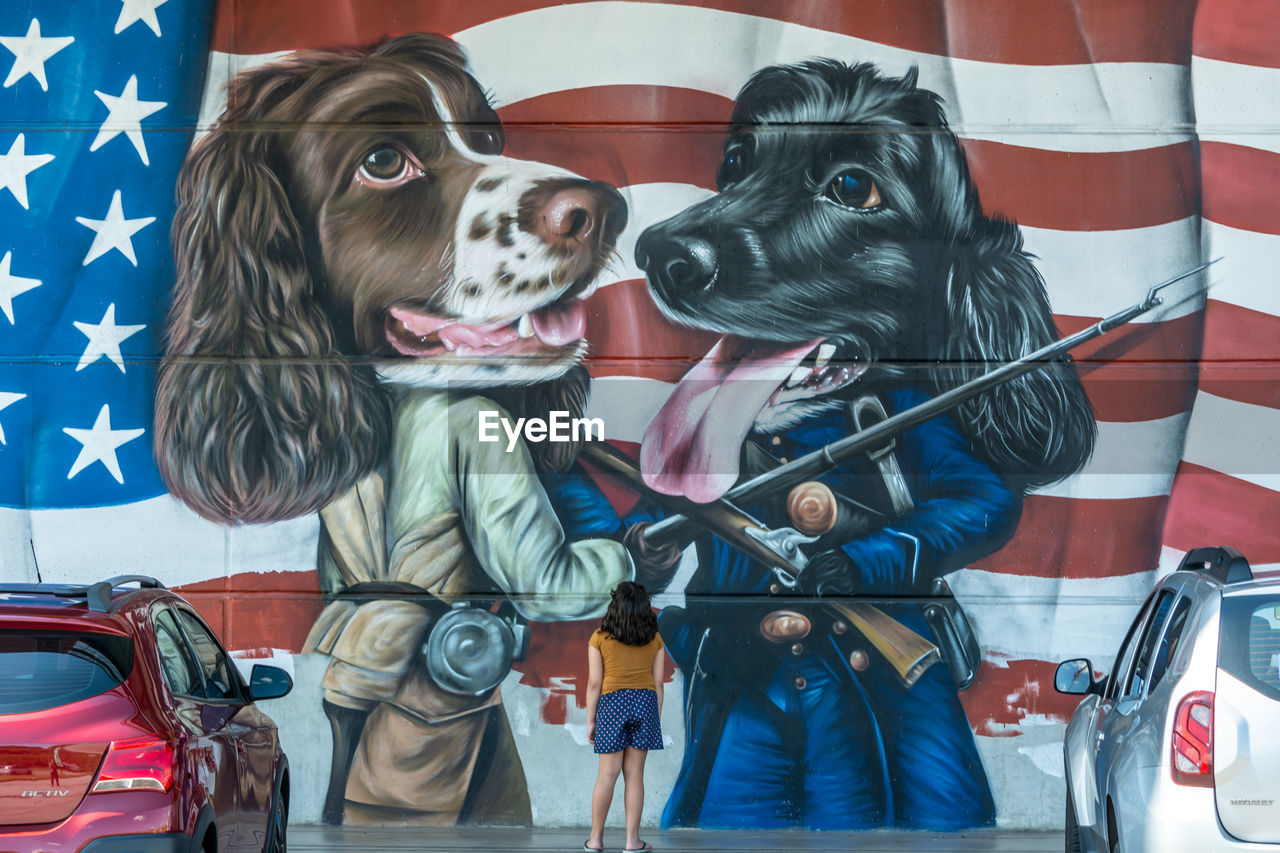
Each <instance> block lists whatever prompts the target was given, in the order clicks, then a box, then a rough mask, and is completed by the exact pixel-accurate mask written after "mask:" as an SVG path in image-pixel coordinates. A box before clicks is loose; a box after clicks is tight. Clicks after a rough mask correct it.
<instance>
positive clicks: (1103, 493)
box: [1035, 413, 1188, 500]
mask: <svg viewBox="0 0 1280 853" xmlns="http://www.w3.org/2000/svg"><path fill="white" fill-rule="evenodd" d="M1187 419H1188V415H1187V414H1185V413H1184V414H1178V415H1173V416H1172V417H1167V418H1159V419H1158V420H1151V421H1136V422H1134V423H1123V422H1119V421H1103V422H1101V423H1099V424H1098V444H1097V446H1096V447H1095V448H1094V451H1093V457H1092V458H1091V459H1090V460H1089V463H1088V464H1087V465H1085V467H1084V470H1082V471H1080V473H1078V474H1074V475H1073V476H1071V477H1068V478H1067V479H1065V480H1063V481H1062V482H1060V483H1054V484H1052V485H1049V486H1045V487H1044V488H1042V489H1037V490H1036V492H1035V493H1036V494H1039V495H1049V496H1052V497H1059V498H1084V499H1088V500H1093V499H1117V500H1118V499H1124V498H1146V497H1155V496H1159V495H1167V494H1169V492H1170V491H1171V490H1172V488H1173V475H1174V472H1175V471H1176V470H1177V467H1178V459H1179V457H1180V455H1181V453H1180V451H1181V450H1182V439H1183V434H1184V433H1185V432H1186V429H1187Z"/></svg>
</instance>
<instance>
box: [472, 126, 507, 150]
mask: <svg viewBox="0 0 1280 853" xmlns="http://www.w3.org/2000/svg"><path fill="white" fill-rule="evenodd" d="M468 142H470V143H471V149H472V150H473V151H475V152H476V153H477V154H501V153H502V147H503V139H502V133H501V132H500V131H497V130H477V131H473V132H472V133H471V134H470V139H468Z"/></svg>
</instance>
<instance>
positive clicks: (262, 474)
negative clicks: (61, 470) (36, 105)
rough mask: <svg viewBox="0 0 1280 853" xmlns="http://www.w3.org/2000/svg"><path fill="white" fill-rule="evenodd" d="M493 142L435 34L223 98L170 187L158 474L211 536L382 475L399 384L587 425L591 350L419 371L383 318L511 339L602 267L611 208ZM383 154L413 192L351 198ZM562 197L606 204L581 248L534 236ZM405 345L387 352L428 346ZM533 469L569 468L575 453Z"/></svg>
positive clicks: (492, 117) (393, 190)
mask: <svg viewBox="0 0 1280 853" xmlns="http://www.w3.org/2000/svg"><path fill="white" fill-rule="evenodd" d="M503 144H504V138H503V134H502V128H501V125H500V123H499V121H498V117H497V115H496V114H495V113H494V111H493V110H492V109H491V107H490V106H489V104H488V102H487V100H486V96H485V94H484V92H483V91H482V89H481V88H480V86H479V85H478V84H477V82H476V81H475V80H474V79H473V78H472V77H471V75H470V74H469V73H468V72H467V70H466V64H465V58H464V56H463V54H462V52H461V50H460V49H459V48H458V47H457V45H456V44H454V43H453V42H452V41H450V40H449V39H447V38H444V37H442V36H433V35H425V34H413V35H407V36H400V37H397V38H393V39H389V40H387V41H385V42H383V43H381V44H379V45H375V46H373V47H370V48H367V49H351V50H314V51H300V52H298V53H296V54H293V55H291V56H290V57H288V58H287V59H285V60H283V61H281V62H277V63H272V64H269V65H265V66H262V67H259V68H255V69H252V70H250V71H246V72H244V73H242V74H240V75H239V76H238V77H236V78H235V79H234V80H233V81H232V84H231V86H230V89H229V93H228V101H227V106H226V109H225V111H224V112H223V114H222V115H221V117H220V118H219V120H218V122H217V124H216V125H215V126H214V127H213V128H212V130H211V132H210V133H209V134H208V135H207V136H206V137H204V138H202V139H200V140H198V141H197V142H196V143H195V145H194V146H193V148H192V150H191V152H190V154H189V155H188V158H187V161H186V163H185V165H184V167H183V170H182V173H181V175H180V177H179V181H178V201H179V206H178V210H177V214H176V216H175V218H174V222H173V244H174V251H175V256H176V265H177V271H178V280H177V284H176V287H175V289H174V294H173V302H172V306H171V308H170V311H169V317H168V325H167V341H166V349H165V356H164V359H163V361H162V363H161V365H160V369H159V376H158V381H157V390H156V414H155V453H156V460H157V463H158V465H159V469H160V473H161V475H162V477H163V478H164V481H165V483H166V484H167V485H168V487H169V490H170V491H171V492H172V493H173V494H174V495H175V496H177V497H178V498H180V499H181V500H183V501H184V502H185V503H186V504H188V505H189V506H190V507H192V508H193V509H194V510H195V511H196V512H198V513H199V514H200V515H202V516H204V517H206V518H210V519H213V520H217V521H222V522H259V521H275V520H280V519H286V518H292V517H296V516H300V515H303V514H306V513H309V512H314V511H316V510H318V509H320V508H322V507H324V506H325V505H326V504H328V503H329V502H330V501H331V500H332V499H333V498H334V497H335V496H336V495H338V494H339V493H341V492H342V491H344V490H345V489H347V488H348V487H350V486H351V485H352V484H354V483H355V482H356V481H357V480H359V479H360V478H361V477H362V476H364V475H365V474H367V473H369V472H370V471H372V470H373V469H375V468H376V467H377V466H378V465H379V463H380V461H381V460H382V459H383V458H384V455H385V453H386V451H387V445H388V443H389V441H390V434H391V410H392V406H393V405H394V393H395V392H394V390H393V389H392V388H390V387H389V386H391V385H396V384H404V385H419V386H429V387H454V388H457V387H460V386H461V387H483V388H486V389H490V388H491V389H493V393H492V394H490V395H489V396H490V397H492V398H494V399H495V400H497V401H498V402H500V403H501V404H503V405H505V406H507V407H508V408H509V410H510V411H511V413H512V414H514V415H515V416H517V417H519V416H524V415H542V416H545V414H546V412H547V411H548V410H553V409H563V410H568V411H570V412H571V415H572V416H574V417H576V416H578V415H579V414H580V413H581V409H582V408H583V406H584V404H585V399H586V390H587V379H586V374H585V371H583V370H581V368H579V367H576V366H575V365H577V363H578V361H579V359H580V358H581V356H582V350H583V347H582V345H581V342H579V343H578V344H576V345H575V344H570V345H565V346H563V347H560V351H557V352H555V353H553V354H552V355H551V356H550V357H547V358H541V359H532V358H531V359H523V361H524V363H523V364H517V363H516V362H520V361H521V359H518V358H506V359H505V360H503V359H500V358H494V359H489V360H486V359H484V358H483V357H471V358H470V359H468V358H465V357H463V358H459V357H457V354H456V353H454V352H452V348H450V351H449V352H441V353H440V357H439V358H436V357H426V358H415V357H412V355H408V356H407V355H405V353H404V352H403V349H402V350H401V351H397V350H396V348H395V347H394V345H393V343H394V342H390V341H391V332H390V331H389V329H390V328H391V325H392V324H393V323H394V322H395V320H394V318H392V319H388V315H389V313H390V312H391V309H392V308H393V307H395V306H401V307H403V308H404V309H405V310H406V311H407V312H410V313H411V312H413V311H417V312H422V313H424V314H425V313H431V314H433V315H440V316H444V317H446V318H459V320H458V321H459V322H467V323H478V322H487V321H491V320H493V319H494V318H495V317H496V318H500V319H501V321H502V322H506V321H507V320H510V321H511V322H512V323H514V321H515V319H516V318H518V317H520V316H521V315H523V314H526V313H528V312H531V311H534V310H537V309H539V308H542V307H544V306H546V305H549V304H551V303H552V302H554V301H557V300H567V299H573V298H575V297H578V296H581V295H582V293H583V292H584V291H585V290H586V289H587V288H588V287H589V286H590V284H591V283H592V281H593V280H594V278H595V276H596V274H597V273H598V272H599V270H600V268H601V266H602V265H603V263H604V262H605V260H606V258H607V256H608V255H609V254H610V253H611V251H612V248H613V241H614V239H615V238H616V236H617V232H618V231H619V230H620V229H621V227H622V225H623V223H624V222H625V216H626V213H625V206H624V205H623V204H622V201H621V197H620V196H618V194H617V192H616V191H615V190H613V188H611V187H605V186H604V185H598V184H592V183H591V182H587V181H583V180H581V179H580V178H577V176H574V175H571V174H569V173H567V172H564V171H563V170H557V169H554V167H545V166H544V165H543V164H529V163H526V162H524V161H516V160H508V159H506V158H502V157H500V156H499V154H500V152H501V150H502V147H503ZM388 150H392V151H394V152H399V153H398V154H395V155H392V160H393V162H394V156H400V157H402V160H403V162H407V163H412V164H416V165H417V166H420V167H421V171H420V176H421V177H420V179H418V177H416V176H415V175H414V174H413V173H412V170H410V171H409V172H406V174H408V175H409V177H408V178H406V179H405V180H404V181H403V182H402V183H390V184H385V185H382V186H372V187H371V185H370V182H369V181H367V180H366V181H363V182H362V181H360V180H356V176H357V175H358V174H359V173H360V169H361V168H363V165H364V164H367V163H368V162H370V161H369V160H368V159H366V160H364V161H363V164H362V160H361V158H369V157H370V152H377V151H383V152H384V154H385V152H386V151H388ZM495 164H496V165H495ZM499 167H501V168H505V169H507V171H505V172H502V171H501V170H500V168H499ZM406 168H407V167H406ZM495 170H498V171H495ZM499 186H501V190H499V189H498V187H499ZM565 186H574V187H580V188H581V187H585V189H584V190H583V191H584V192H590V193H596V194H598V195H600V196H601V197H602V198H603V199H604V200H603V201H602V204H603V205H604V206H603V207H602V211H603V215H602V216H601V220H602V221H601V222H600V223H599V225H600V227H599V228H598V229H597V232H598V234H597V235H593V236H594V238H595V239H596V240H597V242H596V243H595V244H593V245H592V246H590V247H587V248H582V247H578V246H573V247H567V246H565V245H551V244H549V243H548V242H546V241H545V240H542V239H540V238H539V237H538V236H537V235H535V234H534V233H533V232H534V231H536V230H537V225H536V223H532V222H531V221H530V219H531V217H533V216H534V215H535V214H536V213H537V212H538V211H537V210H536V209H535V208H536V205H537V204H538V203H545V201H546V197H547V196H548V195H549V194H554V193H555V191H556V190H557V189H561V188H564V187H565ZM501 205H506V206H505V207H503V206H501ZM531 205H532V206H533V207H532V208H531ZM464 217H465V220H466V221H465V222H464V221H463V220H464ZM486 217H488V219H486ZM468 230H469V234H468ZM407 328H408V327H404V326H401V327H398V334H400V335H402V336H407V335H420V334H422V332H419V331H412V330H409V331H406V329H407ZM407 339H408V338H407ZM410 340H411V339H410ZM423 340H425V338H423ZM389 342H390V343H389ZM380 379H381V380H382V381H380ZM531 450H532V452H533V453H534V455H535V461H536V462H538V463H540V465H541V466H542V467H544V468H563V467H564V466H565V465H567V464H568V463H569V462H570V461H571V460H572V458H573V455H574V451H575V448H574V447H572V446H570V445H566V444H544V445H542V446H536V447H533V448H531Z"/></svg>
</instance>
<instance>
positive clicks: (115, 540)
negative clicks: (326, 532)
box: [0, 495, 320, 586]
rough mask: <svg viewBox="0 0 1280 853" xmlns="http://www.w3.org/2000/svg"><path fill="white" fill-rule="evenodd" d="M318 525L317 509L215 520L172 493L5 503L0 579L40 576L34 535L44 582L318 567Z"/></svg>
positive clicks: (200, 577)
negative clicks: (39, 504)
mask: <svg viewBox="0 0 1280 853" xmlns="http://www.w3.org/2000/svg"><path fill="white" fill-rule="evenodd" d="M319 531H320V523H319V517H318V516H315V515H309V516H305V517H303V518H299V519H295V520H293V521H282V522H277V523H275V524H251V525H242V526H238V527H229V526H227V525H223V524H215V523H213V522H211V521H206V520H204V519H203V518H200V517H199V516H198V515H196V514H195V513H194V512H192V511H191V510H189V509H188V508H187V507H186V506H185V505H183V504H182V503H180V502H179V501H178V500H176V499H175V498H173V497H170V496H168V495H164V496H161V497H158V498H151V499H149V500H145V501H139V502H137V503H132V504H121V505H119V506H104V507H86V508H83V509H38V510H29V511H28V510H20V509H0V541H2V542H4V554H5V568H4V570H3V573H2V574H0V577H3V578H4V579H6V580H19V581H34V580H35V572H34V570H33V569H34V566H33V565H32V562H31V552H30V549H29V547H28V545H27V540H28V538H30V539H31V540H32V541H33V542H34V545H35V552H36V554H37V555H39V569H40V578H41V579H42V580H43V581H45V582H46V583H50V582H52V583H92V582H94V581H100V580H103V579H104V578H108V577H110V576H112V575H127V574H145V575H152V576H154V577H156V578H158V579H159V580H160V581H161V582H162V583H164V584H165V585H166V586H179V585H182V584H189V583H195V582H197V581H204V580H209V579H210V578H220V577H228V576H230V575H233V574H237V573H240V572H300V571H310V572H314V571H315V569H316V539H317V537H318V536H319ZM22 552H25V555H26V556H25V563H26V565H25V567H23V566H22V564H23V562H24V557H23V553H22ZM10 560H13V563H10ZM15 574H17V575H25V577H21V576H20V577H16V578H15V577H12V575H15Z"/></svg>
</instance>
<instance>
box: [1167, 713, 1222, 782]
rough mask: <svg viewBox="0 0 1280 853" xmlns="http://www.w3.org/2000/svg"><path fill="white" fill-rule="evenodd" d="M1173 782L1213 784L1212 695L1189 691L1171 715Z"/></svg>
mask: <svg viewBox="0 0 1280 853" xmlns="http://www.w3.org/2000/svg"><path fill="white" fill-rule="evenodd" d="M1173 781H1174V782H1175V783H1177V784H1179V785H1193V786H1195V787H1198V788H1212V787H1213V694H1212V693H1209V692H1207V691H1200V692H1198V693H1191V694H1189V695H1188V696H1186V697H1184V698H1183V700H1182V701H1181V702H1179V703H1178V710H1177V712H1176V713H1174V715H1173Z"/></svg>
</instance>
